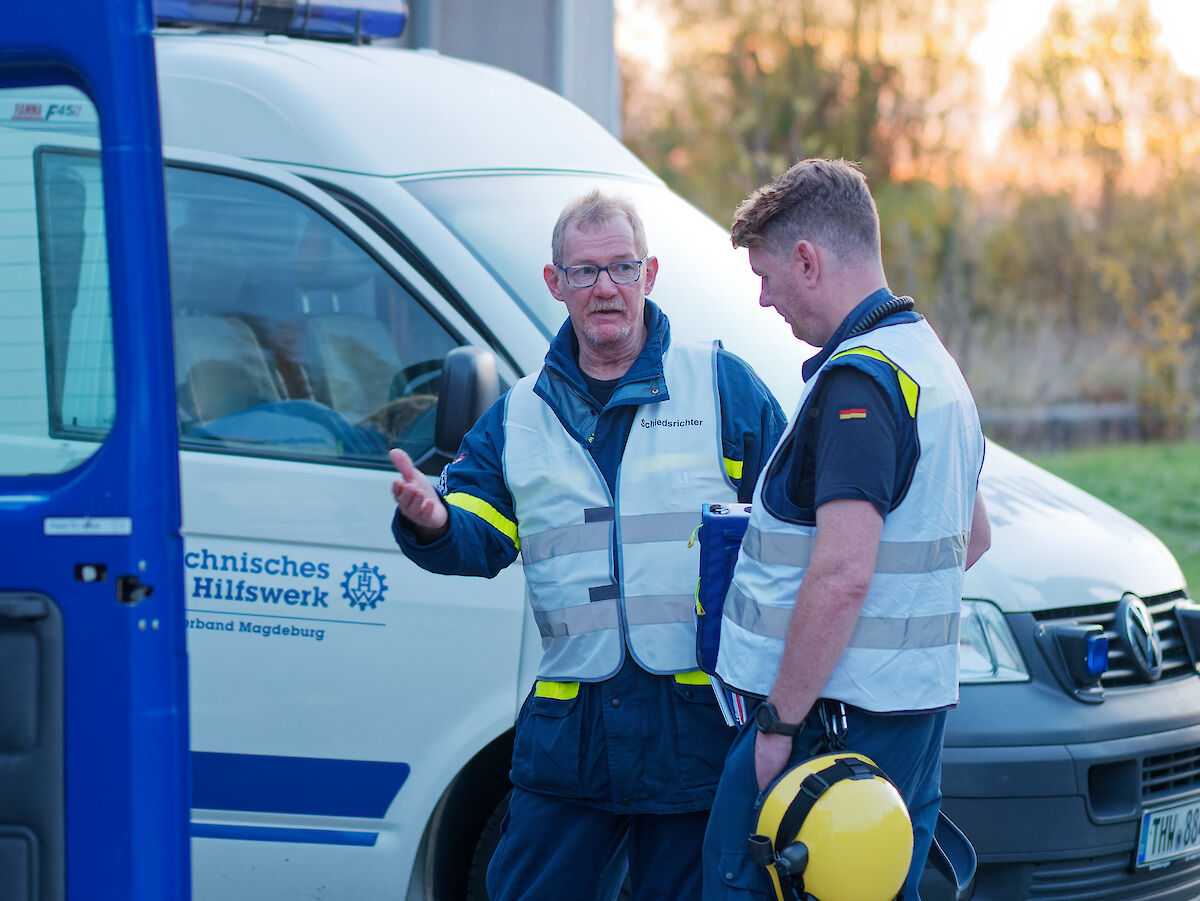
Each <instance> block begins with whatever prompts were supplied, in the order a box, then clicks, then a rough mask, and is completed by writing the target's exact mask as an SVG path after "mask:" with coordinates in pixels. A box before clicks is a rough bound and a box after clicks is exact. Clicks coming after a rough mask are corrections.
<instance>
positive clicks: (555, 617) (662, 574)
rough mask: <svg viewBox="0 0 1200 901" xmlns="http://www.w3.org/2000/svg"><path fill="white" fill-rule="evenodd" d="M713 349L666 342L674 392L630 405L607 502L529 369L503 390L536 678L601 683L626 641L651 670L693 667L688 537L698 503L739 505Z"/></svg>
mask: <svg viewBox="0 0 1200 901" xmlns="http://www.w3.org/2000/svg"><path fill="white" fill-rule="evenodd" d="M716 354H717V346H716V344H715V343H714V344H696V343H687V342H678V341H673V342H671V345H670V348H669V349H668V351H667V353H666V354H665V356H664V357H663V375H664V379H665V382H666V385H667V390H668V393H669V395H670V398H669V399H668V400H665V401H660V402H657V403H652V404H645V405H643V406H640V407H639V408H638V410H637V413H636V414H635V416H634V421H633V426H632V427H631V429H630V432H629V439H628V441H627V443H626V445H625V452H624V455H623V457H622V460H621V464H620V469H619V472H618V475H617V479H616V483H617V497H616V500H615V501H614V499H613V497H612V495H611V494H610V492H609V490H608V485H607V484H606V482H605V480H604V476H603V474H602V473H601V472H600V470H599V468H598V467H597V466H596V463H595V461H594V460H593V459H592V456H591V454H590V453H589V452H588V451H587V449H586V448H584V447H582V446H580V444H579V443H578V442H577V441H576V440H575V439H574V438H572V437H571V436H570V434H568V433H567V431H566V429H564V428H563V426H562V424H561V423H560V422H559V420H558V417H557V416H556V415H555V413H554V411H553V410H552V409H551V408H550V407H549V405H548V404H547V403H546V402H545V401H544V400H543V399H542V398H541V397H539V396H538V395H536V394H535V393H534V390H533V388H534V385H535V384H536V381H537V374H536V373H535V374H534V375H531V376H526V377H525V378H523V379H521V380H520V381H519V382H517V384H516V385H514V386H513V388H512V390H511V391H510V392H509V396H508V401H507V409H506V412H505V423H504V435H505V437H504V441H505V444H504V474H505V479H506V480H507V482H508V487H509V491H510V493H511V494H512V497H513V504H514V509H515V511H516V519H517V536H518V539H519V542H520V548H521V560H522V562H523V563H524V568H525V584H526V595H527V597H528V598H529V603H530V605H531V606H532V608H533V615H534V620H535V621H536V623H537V626H538V630H539V631H540V632H541V636H542V648H543V654H542V661H541V664H540V666H539V668H538V678H539V679H553V680H571V681H580V682H597V681H600V680H603V679H606V678H608V677H609V676H611V675H613V674H614V673H615V672H616V671H617V670H618V669H620V667H621V664H622V661H623V660H624V649H625V648H626V647H628V648H629V650H630V652H631V653H632V654H633V657H634V660H636V661H637V663H638V664H639V665H640V666H641V667H642V668H643V669H646V670H648V671H650V672H652V673H679V672H684V671H688V670H694V669H696V630H695V626H694V624H693V610H694V608H695V596H694V590H695V586H696V574H697V568H698V566H697V558H696V554H695V552H694V551H692V550H689V548H688V546H687V545H688V538H689V537H690V535H691V533H692V531H693V530H694V529H695V527H696V526H697V525H698V523H699V520H700V513H699V511H700V505H701V504H703V503H706V502H721V501H725V502H733V501H736V500H737V494H736V491H735V489H734V487H733V484H732V482H731V481H730V480H729V477H728V475H727V474H726V471H725V465H724V455H723V453H722V448H721V417H720V402H719V399H718V396H717V383H716V380H717V368H716V359H717V356H716ZM614 561H617V563H618V569H617V571H618V572H620V574H621V578H620V580H618V579H617V578H616V576H615V573H614Z"/></svg>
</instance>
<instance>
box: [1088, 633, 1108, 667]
mask: <svg viewBox="0 0 1200 901" xmlns="http://www.w3.org/2000/svg"><path fill="white" fill-rule="evenodd" d="M1084 664H1085V666H1086V667H1087V672H1088V675H1091V676H1096V677H1097V678H1099V677H1100V676H1102V675H1104V674H1105V673H1106V672H1108V637H1107V636H1106V635H1097V634H1095V633H1094V632H1093V633H1089V634H1088V636H1087V637H1086V638H1085V639H1084Z"/></svg>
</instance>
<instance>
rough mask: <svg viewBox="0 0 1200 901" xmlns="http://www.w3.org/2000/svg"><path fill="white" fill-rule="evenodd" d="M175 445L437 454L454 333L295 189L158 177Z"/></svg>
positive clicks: (205, 176)
mask: <svg viewBox="0 0 1200 901" xmlns="http://www.w3.org/2000/svg"><path fill="white" fill-rule="evenodd" d="M166 187H167V218H168V223H169V226H170V229H171V233H170V241H169V244H170V255H171V290H172V296H173V301H174V307H175V360H176V390H177V394H178V400H179V425H180V436H181V441H182V443H183V445H184V446H185V447H191V448H197V449H205V450H216V451H235V452H238V453H253V454H268V455H284V456H294V457H301V458H315V459H325V460H328V459H329V458H335V459H338V460H343V461H345V460H349V461H356V462H363V463H382V462H386V456H385V455H386V452H387V449H388V448H390V447H402V448H404V449H405V450H407V451H408V452H409V453H410V454H411V455H412V456H413V457H414V458H415V459H420V458H421V457H422V456H424V455H426V454H428V453H429V452H430V451H431V449H432V447H433V423H434V417H435V409H434V407H435V405H436V402H437V389H438V377H439V375H440V370H441V361H442V359H443V357H444V356H445V355H446V353H447V351H449V350H450V349H451V348H453V347H454V346H456V345H457V344H458V343H459V342H458V341H456V340H455V338H454V336H452V335H451V334H450V332H449V331H448V330H447V329H446V328H445V327H444V326H443V325H442V324H441V323H440V322H439V321H438V320H437V319H436V318H435V317H434V316H433V315H432V314H431V313H430V312H429V311H428V310H427V309H426V308H425V307H424V306H422V305H421V304H420V303H419V302H418V301H417V299H416V298H415V297H414V296H413V294H412V292H411V291H409V290H408V289H407V288H406V287H405V286H404V285H402V284H401V283H400V282H399V281H397V279H396V278H394V277H393V276H392V275H391V274H390V273H388V272H387V271H386V270H385V269H383V267H382V266H381V265H380V264H379V263H378V262H377V261H376V260H375V258H374V257H372V256H371V255H370V254H369V253H367V251H366V250H364V249H363V248H362V247H361V246H360V245H359V244H357V243H356V242H355V241H354V240H353V239H351V238H350V237H349V236H348V235H347V234H346V233H345V232H343V231H342V230H341V229H340V228H338V227H337V226H336V225H335V224H334V223H332V222H331V221H329V220H328V219H326V218H325V217H324V216H323V215H321V214H320V213H318V212H317V211H316V210H314V209H312V208H311V207H309V206H308V205H307V204H305V203H304V202H302V201H301V200H299V199H298V198H296V197H294V196H292V195H290V194H287V193H285V192H283V191H281V190H278V189H276V188H273V187H270V186H268V185H265V184H261V183H259V182H255V181H251V180H248V179H244V178H238V177H233V176H229V175H225V174H222V173H215V172H209V171H201V170H196V169H186V168H177V167H170V168H168V170H167V176H166Z"/></svg>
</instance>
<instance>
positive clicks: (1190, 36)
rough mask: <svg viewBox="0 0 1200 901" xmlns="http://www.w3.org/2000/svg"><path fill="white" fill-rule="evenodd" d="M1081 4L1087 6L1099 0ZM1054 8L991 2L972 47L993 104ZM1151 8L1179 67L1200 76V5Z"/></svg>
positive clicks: (1159, 0)
mask: <svg viewBox="0 0 1200 901" xmlns="http://www.w3.org/2000/svg"><path fill="white" fill-rule="evenodd" d="M1077 2H1078V3H1079V5H1080V6H1085V5H1090V4H1091V3H1095V2H1097V0H1077ZM1051 6H1052V4H1051V3H1049V2H1048V0H991V4H990V9H989V12H988V22H987V25H985V26H984V29H983V32H982V33H981V34H980V35H979V36H978V37H977V38H976V39H975V41H974V43H973V44H972V45H971V55H972V57H974V59H975V61H976V62H977V63H979V65H980V66H981V67H982V68H983V72H984V84H985V89H986V92H987V98H988V100H989V102H991V103H993V104H996V103H999V102H1000V98H1001V96H1002V95H1003V93H1004V87H1005V83H1006V81H1007V78H1008V67H1009V64H1010V63H1011V62H1012V59H1013V57H1014V56H1016V54H1017V53H1019V52H1020V51H1021V50H1023V49H1024V48H1025V47H1027V46H1028V45H1029V44H1030V42H1032V41H1033V39H1034V38H1035V37H1036V36H1037V34H1038V32H1040V31H1041V30H1042V28H1043V26H1045V24H1046V18H1047V16H1049V14H1050V8H1051ZM1150 9H1151V12H1153V13H1154V15H1155V17H1156V18H1157V19H1158V21H1159V23H1160V24H1161V25H1162V34H1161V39H1162V42H1163V44H1164V45H1165V46H1166V48H1167V50H1168V51H1169V52H1170V53H1171V55H1172V56H1173V57H1174V58H1175V63H1176V65H1178V66H1179V67H1180V68H1181V69H1183V71H1185V72H1188V73H1189V74H1191V75H1200V55H1198V54H1196V53H1195V51H1194V44H1195V39H1196V35H1197V34H1198V33H1200V3H1197V2H1196V0H1150ZM1189 45H1191V46H1189Z"/></svg>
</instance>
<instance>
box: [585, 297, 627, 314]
mask: <svg viewBox="0 0 1200 901" xmlns="http://www.w3.org/2000/svg"><path fill="white" fill-rule="evenodd" d="M624 310H625V304H623V303H621V302H620V301H619V300H618V301H608V302H605V301H595V302H593V303H590V304H588V308H587V312H589V313H621V312H623V311H624Z"/></svg>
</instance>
